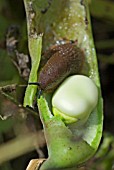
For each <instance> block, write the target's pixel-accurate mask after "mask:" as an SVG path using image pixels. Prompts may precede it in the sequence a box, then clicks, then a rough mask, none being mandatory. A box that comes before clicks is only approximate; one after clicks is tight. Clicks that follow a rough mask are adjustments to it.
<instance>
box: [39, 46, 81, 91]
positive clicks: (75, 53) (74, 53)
mask: <svg viewBox="0 0 114 170" xmlns="http://www.w3.org/2000/svg"><path fill="white" fill-rule="evenodd" d="M83 63H84V52H83V51H82V50H81V49H80V48H78V47H77V46H76V44H75V43H67V44H61V45H57V46H54V47H53V48H51V49H49V50H47V51H46V53H45V54H44V56H43V58H42V61H41V66H42V69H41V71H40V73H39V80H38V83H39V86H40V88H41V90H43V91H44V92H52V91H53V90H54V89H55V88H57V86H58V85H59V84H60V83H61V82H62V81H63V80H64V79H65V78H66V77H68V76H69V75H73V74H79V73H80V72H81V70H82V67H83Z"/></svg>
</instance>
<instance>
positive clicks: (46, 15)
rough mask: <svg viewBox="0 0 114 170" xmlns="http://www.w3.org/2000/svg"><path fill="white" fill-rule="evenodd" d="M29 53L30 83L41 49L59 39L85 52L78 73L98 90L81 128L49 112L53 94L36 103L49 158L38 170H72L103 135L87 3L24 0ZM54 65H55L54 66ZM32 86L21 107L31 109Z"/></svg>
mask: <svg viewBox="0 0 114 170" xmlns="http://www.w3.org/2000/svg"><path fill="white" fill-rule="evenodd" d="M24 3H25V8H26V14H27V24H28V42H29V51H30V55H31V59H32V69H31V74H30V79H29V81H30V82H31V81H32V82H36V81H37V71H38V67H39V63H40V57H41V48H42V50H43V51H45V50H46V49H48V48H49V47H50V46H52V45H54V44H56V43H57V41H58V40H64V39H67V40H73V41H75V42H77V46H78V47H79V48H81V49H82V50H83V51H84V55H85V61H84V62H85V63H84V68H83V70H82V72H81V74H83V75H86V76H87V77H89V78H90V79H92V80H93V81H94V83H95V84H96V86H97V88H98V103H97V106H96V107H95V109H94V110H93V111H92V113H91V114H90V116H89V118H88V120H87V122H86V123H85V124H84V125H82V126H77V125H76V124H70V125H68V124H67V125H66V124H65V123H64V121H63V120H62V119H61V118H60V117H58V116H54V115H53V113H52V108H51V107H52V106H51V104H50V103H51V98H52V94H50V93H45V94H43V95H42V96H41V97H40V99H38V100H37V103H38V108H39V111H40V117H41V120H42V123H43V127H44V133H45V137H46V141H47V147H48V154H49V157H48V159H47V160H46V161H45V162H44V163H43V164H42V165H41V166H40V168H39V169H40V170H52V169H53V170H55V169H65V170H66V169H68V170H73V169H76V167H77V166H78V165H80V164H82V163H84V162H85V161H87V160H88V159H89V158H91V157H92V156H93V155H94V153H95V152H96V150H97V148H98V146H99V143H100V139H101V136H102V126H103V113H102V111H103V108H102V105H103V103H102V96H101V89H100V81H99V74H98V66H97V59H96V52H95V48H94V43H93V38H92V32H91V23H90V18H89V9H88V1H87V0H83V1H82V0H54V1H50V0H49V1H46V0H44V1H42V0H24ZM55 64H56V63H55ZM36 88H37V87H35V86H28V87H27V90H26V93H25V99H24V106H27V105H29V106H32V103H33V99H34V97H35V94H36Z"/></svg>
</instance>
